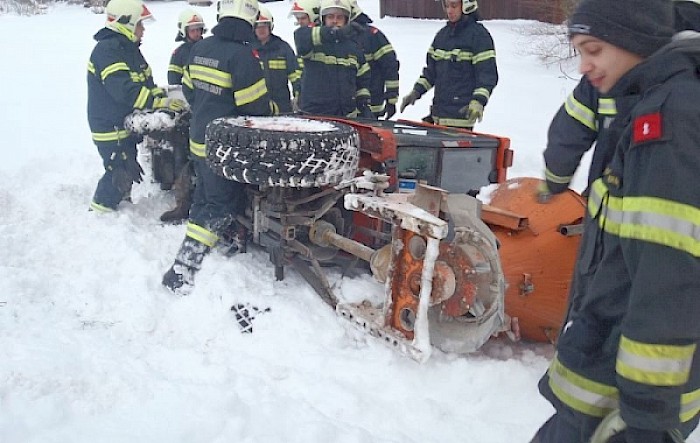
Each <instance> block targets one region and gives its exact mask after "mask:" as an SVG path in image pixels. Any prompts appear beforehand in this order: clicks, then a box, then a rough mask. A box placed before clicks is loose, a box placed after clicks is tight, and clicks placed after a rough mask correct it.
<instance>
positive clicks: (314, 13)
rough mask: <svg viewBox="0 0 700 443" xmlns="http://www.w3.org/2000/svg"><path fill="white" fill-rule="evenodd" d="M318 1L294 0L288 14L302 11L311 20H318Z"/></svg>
mask: <svg viewBox="0 0 700 443" xmlns="http://www.w3.org/2000/svg"><path fill="white" fill-rule="evenodd" d="M319 3H320V2H319V1H318V0H294V3H292V10H291V11H289V15H290V16H292V15H294V14H298V13H302V14H306V15H308V16H309V20H310V21H311V22H315V21H316V20H318V12H319V10H320V4H319Z"/></svg>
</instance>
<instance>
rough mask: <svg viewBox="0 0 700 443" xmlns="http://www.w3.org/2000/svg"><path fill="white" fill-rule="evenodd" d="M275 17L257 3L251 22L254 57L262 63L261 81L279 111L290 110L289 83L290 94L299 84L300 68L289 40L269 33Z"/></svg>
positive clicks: (296, 90) (288, 111) (296, 91)
mask: <svg viewBox="0 0 700 443" xmlns="http://www.w3.org/2000/svg"><path fill="white" fill-rule="evenodd" d="M274 27H275V19H274V18H273V17H272V14H271V13H270V11H268V9H267V8H265V7H264V6H262V5H260V13H259V15H258V19H257V20H256V21H255V35H256V37H257V38H258V45H257V50H258V56H259V57H260V60H261V61H262V63H263V71H265V82H266V83H267V89H268V91H269V92H270V97H271V98H272V100H273V101H274V102H275V103H277V106H278V107H279V110H280V112H285V113H290V112H292V100H291V96H290V93H289V84H290V83H291V85H292V91H293V94H294V96H296V95H298V94H299V88H300V87H301V82H300V80H301V69H299V64H298V63H297V57H296V55H295V54H294V50H292V47H291V46H289V43H287V42H285V41H284V40H282V39H281V38H280V37H278V36H277V35H275V34H273V33H272V30H273V29H274Z"/></svg>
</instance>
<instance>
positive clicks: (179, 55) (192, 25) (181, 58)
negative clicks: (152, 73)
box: [168, 9, 207, 85]
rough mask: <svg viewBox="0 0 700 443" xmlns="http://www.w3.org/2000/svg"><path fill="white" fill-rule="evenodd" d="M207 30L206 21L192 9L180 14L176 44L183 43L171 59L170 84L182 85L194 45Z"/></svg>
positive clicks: (169, 67) (169, 69)
mask: <svg viewBox="0 0 700 443" xmlns="http://www.w3.org/2000/svg"><path fill="white" fill-rule="evenodd" d="M206 32H207V28H206V26H205V24H204V19H203V18H202V16H201V15H199V14H197V13H196V12H195V11H193V10H192V9H186V10H184V11H182V12H181V13H180V17H178V19H177V36H176V37H175V41H176V42H183V43H182V44H181V45H180V46H178V47H177V48H176V49H175V51H173V55H172V56H171V57H170V65H169V66H168V84H169V85H181V84H182V74H183V73H184V72H185V65H186V64H187V60H188V59H189V56H190V51H191V50H192V45H194V44H195V43H196V42H198V41H200V40H201V39H202V38H203V36H204V34H206Z"/></svg>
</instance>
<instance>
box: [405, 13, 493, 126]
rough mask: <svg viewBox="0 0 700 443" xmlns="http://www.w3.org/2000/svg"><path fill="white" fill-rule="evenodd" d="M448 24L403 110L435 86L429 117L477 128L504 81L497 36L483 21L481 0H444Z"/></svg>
mask: <svg viewBox="0 0 700 443" xmlns="http://www.w3.org/2000/svg"><path fill="white" fill-rule="evenodd" d="M443 6H444V8H445V12H446V13H447V19H448V22H447V25H445V27H444V28H442V29H441V30H440V31H438V33H437V35H436V36H435V39H434V40H433V43H432V44H431V45H430V48H429V49H428V55H427V56H426V66H425V68H423V74H422V75H421V76H420V78H419V79H418V81H416V84H415V85H414V86H413V90H412V91H411V92H410V93H409V94H408V95H407V96H405V97H404V98H403V99H402V101H401V109H400V110H401V112H403V111H404V109H406V107H407V106H408V105H412V104H414V103H415V102H416V100H418V99H419V98H420V97H421V96H423V94H425V93H426V92H428V91H429V90H430V89H431V88H432V87H433V86H434V87H435V94H434V96H433V106H432V108H431V111H430V116H429V117H427V118H426V119H425V120H426V121H430V122H432V123H435V124H438V125H443V126H454V127H458V128H467V129H472V128H473V127H474V125H475V124H476V122H477V121H481V119H482V118H483V115H484V107H485V106H486V104H487V103H488V101H489V98H491V93H492V92H493V88H495V87H496V84H497V83H498V69H497V67H496V51H495V49H494V46H493V39H492V38H491V34H489V31H487V30H486V28H485V27H484V26H483V25H482V24H481V23H479V21H478V20H479V19H480V18H479V15H478V12H477V9H478V4H477V2H476V0H461V1H460V0H443Z"/></svg>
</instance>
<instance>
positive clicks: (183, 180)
mask: <svg viewBox="0 0 700 443" xmlns="http://www.w3.org/2000/svg"><path fill="white" fill-rule="evenodd" d="M173 191H175V207H174V208H173V209H171V210H170V211H166V212H164V213H163V214H162V215H161V216H160V221H164V222H178V221H181V220H184V219H186V218H187V216H188V215H189V213H190V206H191V205H192V171H191V167H190V163H189V162H187V163H185V166H183V168H182V170H181V171H180V175H178V177H177V179H176V180H175V183H174V184H173Z"/></svg>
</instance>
